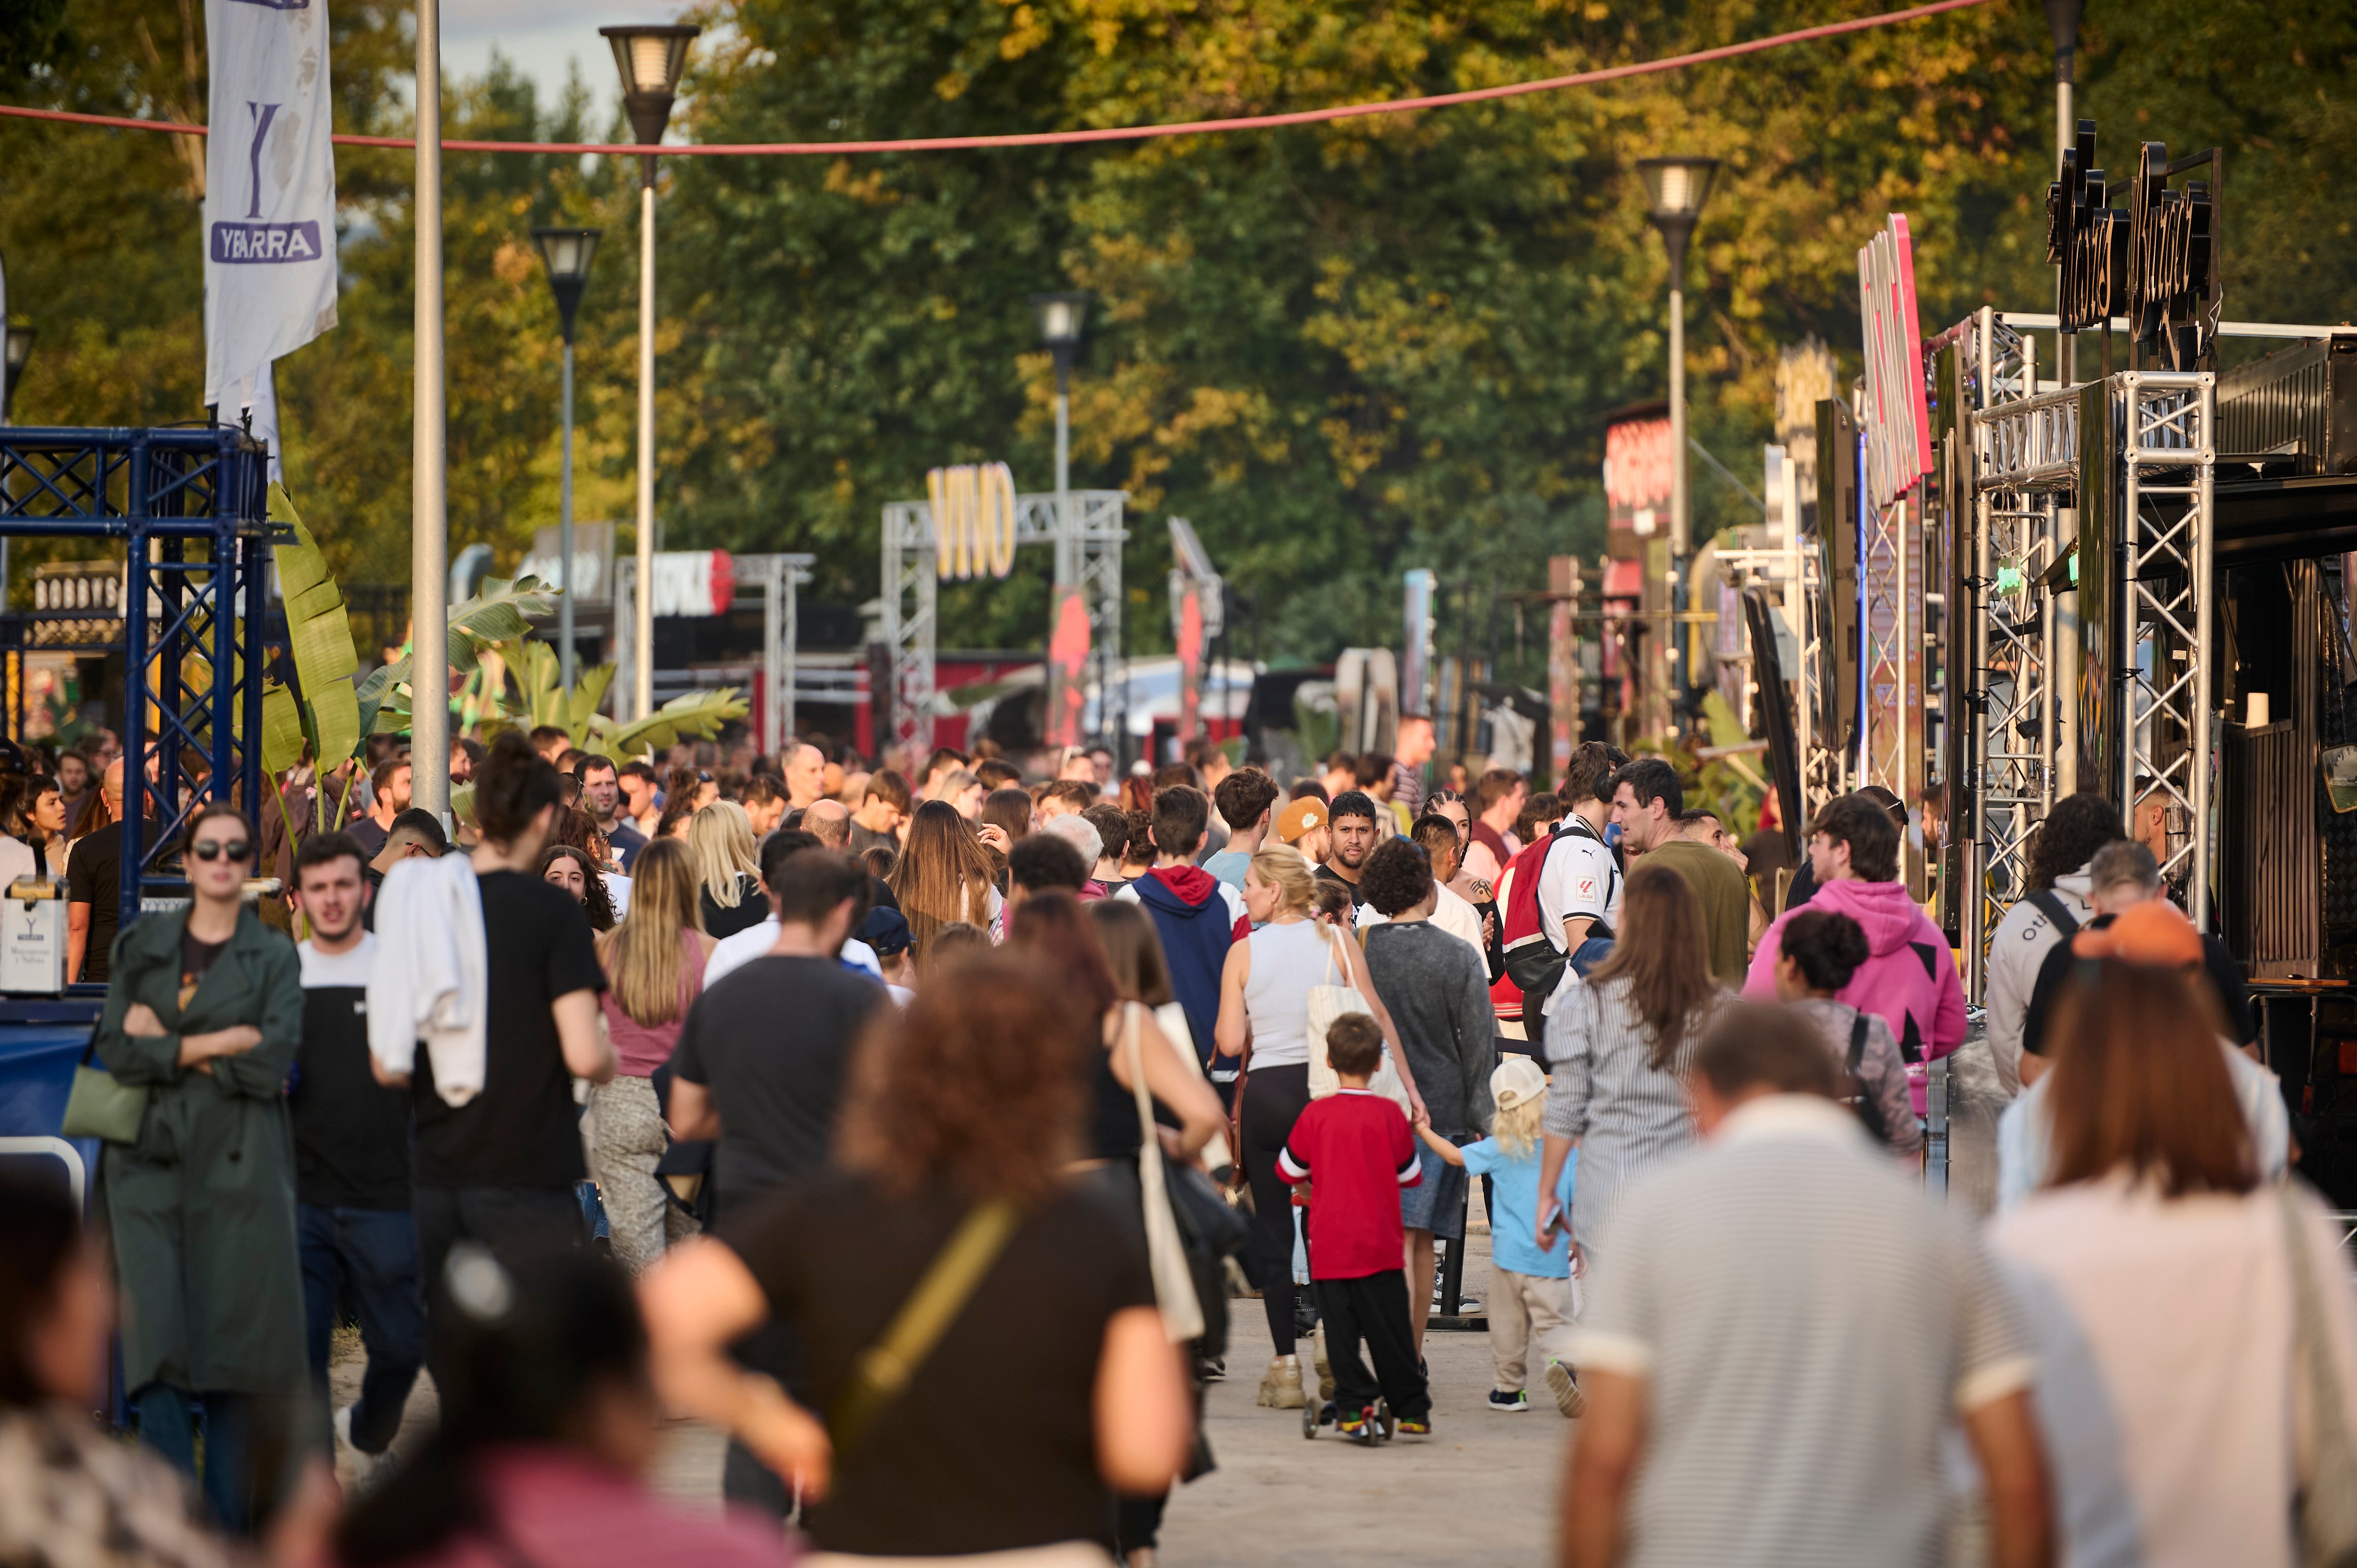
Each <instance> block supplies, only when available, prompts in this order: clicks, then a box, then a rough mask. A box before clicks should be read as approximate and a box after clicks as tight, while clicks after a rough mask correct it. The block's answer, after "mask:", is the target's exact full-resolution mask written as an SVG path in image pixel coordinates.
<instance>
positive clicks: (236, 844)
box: [188, 839, 253, 862]
mask: <svg viewBox="0 0 2357 1568" xmlns="http://www.w3.org/2000/svg"><path fill="white" fill-rule="evenodd" d="M188 853H189V854H193V855H195V856H196V857H197V858H198V859H199V860H202V861H207V862H210V861H216V860H220V859H221V858H222V857H223V856H227V857H228V858H229V859H231V860H243V859H244V858H245V857H246V856H247V855H248V854H252V853H253V845H252V844H250V843H246V841H245V840H243V839H207V840H205V841H204V842H203V843H194V844H190V845H189V846H188Z"/></svg>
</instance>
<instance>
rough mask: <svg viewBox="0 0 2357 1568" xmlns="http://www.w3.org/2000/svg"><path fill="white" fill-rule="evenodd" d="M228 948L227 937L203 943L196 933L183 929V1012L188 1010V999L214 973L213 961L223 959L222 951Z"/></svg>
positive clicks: (181, 987)
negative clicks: (207, 976) (206, 977)
mask: <svg viewBox="0 0 2357 1568" xmlns="http://www.w3.org/2000/svg"><path fill="white" fill-rule="evenodd" d="M227 946H229V939H228V938H227V937H223V938H222V939H221V940H219V941H217V942H201V941H199V940H197V937H196V933H195V932H193V931H191V930H189V929H187V928H186V927H183V928H181V930H180V990H179V998H180V1007H181V1010H182V1011H184V1012H185V1011H186V1010H187V1009H188V999H189V998H190V997H192V996H194V995H195V994H196V993H197V987H198V986H199V985H202V984H203V983H205V976H206V975H208V974H210V973H211V972H212V969H213V960H215V959H217V958H219V957H221V950H222V949H223V948H225V947H227Z"/></svg>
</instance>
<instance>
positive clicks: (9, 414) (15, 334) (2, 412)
mask: <svg viewBox="0 0 2357 1568" xmlns="http://www.w3.org/2000/svg"><path fill="white" fill-rule="evenodd" d="M5 325H6V322H5V317H0V326H5ZM5 337H6V347H5V350H0V354H5V359H0V424H15V423H16V378H17V377H19V376H21V375H23V374H24V373H25V361H26V360H29V359H31V358H32V357H33V329H32V328H29V327H16V326H6V333H5ZM9 544H10V541H9V540H8V539H6V538H0V609H5V608H7V607H8V546H9Z"/></svg>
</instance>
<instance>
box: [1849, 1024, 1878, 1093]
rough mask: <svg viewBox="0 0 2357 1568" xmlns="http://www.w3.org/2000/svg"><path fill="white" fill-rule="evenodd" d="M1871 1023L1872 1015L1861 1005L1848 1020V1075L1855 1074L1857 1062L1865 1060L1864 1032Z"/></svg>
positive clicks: (1853, 1076) (1852, 1075)
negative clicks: (1855, 1013)
mask: <svg viewBox="0 0 2357 1568" xmlns="http://www.w3.org/2000/svg"><path fill="white" fill-rule="evenodd" d="M1872 1023H1873V1018H1872V1016H1871V1015H1869V1014H1868V1013H1867V1011H1866V1009H1864V1008H1863V1007H1861V1008H1859V1009H1858V1010H1857V1015H1856V1016H1855V1017H1853V1018H1851V1019H1850V1021H1849V1075H1850V1077H1852V1078H1856V1077H1857V1069H1858V1064H1859V1063H1861V1062H1863V1061H1865V1060H1866V1032H1867V1028H1868V1027H1869V1026H1871V1025H1872Z"/></svg>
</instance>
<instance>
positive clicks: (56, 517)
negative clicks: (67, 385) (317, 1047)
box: [0, 424, 270, 925]
mask: <svg viewBox="0 0 2357 1568" xmlns="http://www.w3.org/2000/svg"><path fill="white" fill-rule="evenodd" d="M268 494H269V482H268V469H267V457H266V455H265V454H264V450H263V448H262V446H260V444H259V443H257V442H255V441H254V440H253V438H252V437H251V436H249V435H246V434H245V433H244V432H243V431H242V430H239V429H237V428H235V427H234V426H231V425H225V424H200V425H190V426H175V427H165V428H156V429H88V430H84V429H70V428H67V429H42V428H38V427H35V426H8V427H0V536H5V537H8V538H14V539H73V540H85V541H90V542H101V541H104V542H114V541H121V542H123V547H124V555H125V558H126V560H127V563H128V570H127V575H126V580H125V583H124V590H125V591H124V596H123V597H124V605H123V622H124V725H123V760H124V797H125V808H126V809H125V811H124V822H123V886H122V900H123V901H122V905H121V908H122V918H123V922H124V924H125V925H128V924H129V923H130V922H131V921H132V920H134V919H135V918H137V917H138V916H139V915H140V914H141V913H143V912H145V910H146V909H147V908H150V907H151V906H152V905H153V903H154V901H156V900H158V899H161V900H167V901H177V900H178V899H180V898H184V897H186V896H187V887H188V885H187V883H186V881H185V880H184V879H183V878H182V877H181V876H180V875H179V874H178V868H177V866H176V865H175V864H174V856H175V846H177V845H178V843H179V841H180V838H181V835H182V833H183V832H184V831H185V830H186V827H187V825H188V822H189V821H190V820H191V819H193V818H194V817H195V815H196V813H197V812H198V811H200V810H202V809H203V808H204V806H205V805H207V804H208V803H210V801H213V800H231V799H235V800H238V801H240V802H242V803H243V804H244V805H245V806H246V808H247V810H248V811H253V810H257V809H258V806H257V802H259V801H260V800H261V799H262V789H263V779H262V751H261V740H260V736H261V725H262V677H263V666H264V658H265V655H264V635H265V621H266V619H267V616H266V612H265V589H266V586H267V583H268V576H269V570H270V554H269V544H270V524H269V522H268V521H267V507H268ZM150 757H154V758H155V776H154V779H152V781H150V782H149V783H148V785H147V789H146V793H147V804H146V809H145V811H141V810H139V809H136V805H135V802H136V801H137V800H138V795H137V785H138V782H139V781H140V780H141V779H146V778H147V777H148V769H149V766H150Z"/></svg>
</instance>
